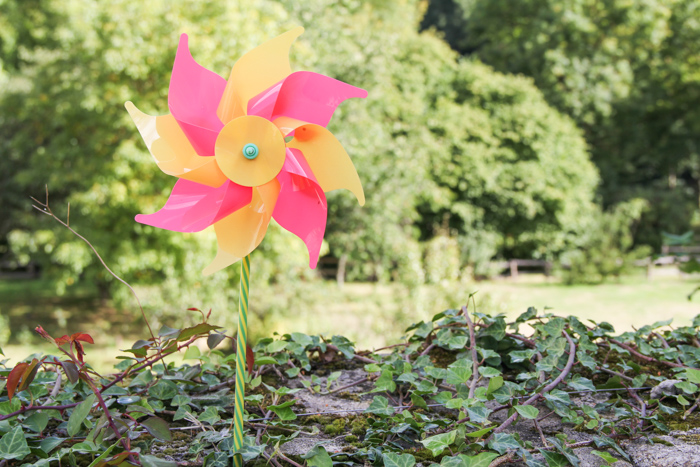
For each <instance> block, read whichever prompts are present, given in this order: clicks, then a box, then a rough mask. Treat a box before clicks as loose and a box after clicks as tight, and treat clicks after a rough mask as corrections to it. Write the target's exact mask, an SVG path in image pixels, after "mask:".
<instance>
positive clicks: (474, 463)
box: [459, 452, 498, 467]
mask: <svg viewBox="0 0 700 467" xmlns="http://www.w3.org/2000/svg"><path fill="white" fill-rule="evenodd" d="M459 457H460V459H462V461H463V462H464V464H462V465H463V466H464V467H489V465H491V462H493V460H494V459H495V458H497V457H498V454H496V453H495V452H482V453H481V454H479V455H476V456H465V455H464V454H460V455H459Z"/></svg>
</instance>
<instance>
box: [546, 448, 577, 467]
mask: <svg viewBox="0 0 700 467" xmlns="http://www.w3.org/2000/svg"><path fill="white" fill-rule="evenodd" d="M539 451H540V453H541V454H542V455H543V456H544V460H546V461H547V465H548V466H549V467H571V464H570V463H569V461H568V460H567V459H566V457H564V456H562V455H561V454H559V453H558V452H554V451H545V450H543V449H540V450H539Z"/></svg>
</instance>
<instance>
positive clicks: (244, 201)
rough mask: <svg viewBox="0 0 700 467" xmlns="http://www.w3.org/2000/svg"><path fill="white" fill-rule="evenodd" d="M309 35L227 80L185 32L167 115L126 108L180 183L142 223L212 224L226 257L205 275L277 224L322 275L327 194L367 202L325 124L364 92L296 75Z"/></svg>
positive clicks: (253, 56)
mask: <svg viewBox="0 0 700 467" xmlns="http://www.w3.org/2000/svg"><path fill="white" fill-rule="evenodd" d="M302 32H303V28H297V29H293V30H291V31H288V32H286V33H284V34H282V35H281V36H279V37H277V38H275V39H272V40H270V41H269V42H267V43H265V44H263V45H261V46H259V47H257V48H255V49H253V50H252V51H250V52H248V53H247V54H245V55H244V56H243V57H241V58H240V59H239V60H238V61H237V62H236V64H235V65H234V66H233V69H232V70H231V76H230V77H229V79H228V82H227V81H226V80H224V79H223V78H222V77H220V76H219V75H217V74H216V73H214V72H212V71H209V70H207V69H206V68H204V67H202V66H200V65H199V64H197V62H195V61H194V59H193V58H192V55H191V54H190V51H189V48H188V41H187V35H185V34H183V35H182V36H181V38H180V44H179V46H178V49H177V54H176V56H175V63H174V65H173V73H172V77H171V79H170V89H169V90H168V107H169V108H170V115H163V116H159V117H152V116H150V115H146V114H144V113H142V112H141V111H139V110H138V109H137V108H136V107H135V106H134V105H133V104H132V103H131V102H127V104H126V108H127V110H128V111H129V114H130V115H131V118H132V119H133V121H134V123H136V126H137V128H138V130H139V132H140V133H141V136H142V137H143V140H144V141H145V143H146V146H147V147H148V149H149V150H150V152H151V154H152V155H153V158H154V159H155V161H156V163H157V164H158V166H159V167H160V168H161V169H162V170H163V172H165V173H167V174H169V175H174V176H176V177H179V178H180V180H178V181H177V183H175V186H174V188H173V190H172V193H171V195H170V197H169V199H168V201H167V202H166V203H165V206H164V207H163V208H162V209H161V210H160V211H158V212H156V213H154V214H147V215H139V216H136V220H137V221H138V222H141V223H143V224H148V225H152V226H155V227H160V228H163V229H168V230H174V231H178V232H198V231H201V230H204V229H205V228H207V227H209V226H210V225H213V226H214V230H215V232H216V237H217V242H218V247H219V250H218V253H217V255H216V258H215V259H214V261H213V262H212V263H211V264H210V265H209V266H208V267H207V268H206V269H205V270H204V274H205V275H208V274H211V273H214V272H216V271H218V270H220V269H222V268H224V267H226V266H229V265H230V264H233V263H235V262H237V261H238V260H240V259H241V258H244V257H245V256H247V255H248V254H250V253H251V252H252V251H253V250H254V249H255V248H256V247H257V246H258V245H259V244H260V242H261V241H262V239H263V237H264V236H265V233H266V231H267V226H268V224H269V222H270V219H271V218H274V219H275V220H276V221H277V223H278V224H279V225H281V226H282V227H284V228H285V229H287V230H289V231H290V232H292V233H294V234H296V235H297V236H298V237H299V238H301V239H302V240H303V241H304V242H305V244H306V246H307V248H308V251H309V258H310V259H309V265H310V267H311V268H315V267H316V264H317V261H318V255H319V252H320V249H321V243H322V241H323V234H324V232H325V227H326V213H327V209H326V196H325V194H324V193H325V192H328V191H330V190H335V189H338V188H347V189H349V190H350V191H351V192H353V193H354V194H355V196H356V197H357V199H358V201H359V202H360V204H361V205H362V204H364V194H363V191H362V185H361V183H360V179H359V177H358V175H357V172H356V171H355V167H354V165H353V163H352V161H351V160H350V157H349V156H348V154H347V153H346V152H345V150H344V149H343V147H342V145H341V144H340V142H339V141H338V140H337V139H336V138H335V137H334V136H333V135H332V134H331V133H330V132H329V131H328V130H327V129H326V128H325V126H326V125H327V124H328V122H329V121H330V119H331V116H332V115H333V112H334V111H335V109H336V108H337V107H338V105H340V103H342V102H343V101H344V100H345V99H348V98H351V97H366V95H367V92H366V91H364V90H362V89H359V88H356V87H355V86H351V85H349V84H346V83H343V82H341V81H338V80H335V79H333V78H329V77H327V76H324V75H320V74H317V73H312V72H307V71H299V72H295V73H292V72H291V69H290V66H289V59H288V54H289V48H290V46H291V44H292V42H293V41H294V40H295V39H296V38H297V37H298V36H299V35H300V34H301V33H302ZM291 136H293V138H290V137H291ZM290 139H291V140H290Z"/></svg>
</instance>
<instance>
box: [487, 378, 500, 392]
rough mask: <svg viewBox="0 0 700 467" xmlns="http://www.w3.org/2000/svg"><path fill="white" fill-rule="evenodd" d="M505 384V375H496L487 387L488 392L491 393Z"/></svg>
mask: <svg viewBox="0 0 700 467" xmlns="http://www.w3.org/2000/svg"><path fill="white" fill-rule="evenodd" d="M502 386H503V377H502V376H496V377H495V378H491V379H490V380H489V385H488V387H487V388H486V394H491V393H492V392H495V391H498V390H499V389H501V387H502Z"/></svg>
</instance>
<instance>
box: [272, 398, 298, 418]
mask: <svg viewBox="0 0 700 467" xmlns="http://www.w3.org/2000/svg"><path fill="white" fill-rule="evenodd" d="M295 402H296V401H294V400H291V401H287V402H283V403H281V404H279V405H269V406H268V407H267V408H268V409H270V410H272V411H273V412H274V413H275V414H277V416H278V417H279V418H280V420H285V421H286V420H295V419H296V418H297V415H296V414H295V413H294V412H293V411H292V409H291V408H290V407H291V406H293V405H294V403H295Z"/></svg>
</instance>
